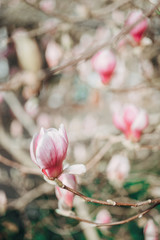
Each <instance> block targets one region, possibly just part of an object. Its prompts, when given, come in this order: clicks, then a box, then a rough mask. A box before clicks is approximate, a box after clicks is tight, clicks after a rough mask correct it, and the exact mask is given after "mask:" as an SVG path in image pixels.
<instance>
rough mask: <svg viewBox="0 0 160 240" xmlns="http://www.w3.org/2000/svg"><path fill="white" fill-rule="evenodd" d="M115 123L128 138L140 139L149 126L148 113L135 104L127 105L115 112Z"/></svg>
mask: <svg viewBox="0 0 160 240" xmlns="http://www.w3.org/2000/svg"><path fill="white" fill-rule="evenodd" d="M113 123H114V125H115V126H116V127H117V128H118V129H119V130H121V131H122V132H123V133H124V134H125V136H126V138H127V139H131V140H132V141H138V140H139V139H140V137H141V135H142V131H143V130H144V129H145V128H146V127H147V126H148V123H149V120H148V115H147V113H146V112H145V111H144V110H142V109H138V108H136V107H135V106H134V105H126V106H125V107H124V108H123V109H120V110H119V111H117V112H115V113H114V114H113Z"/></svg>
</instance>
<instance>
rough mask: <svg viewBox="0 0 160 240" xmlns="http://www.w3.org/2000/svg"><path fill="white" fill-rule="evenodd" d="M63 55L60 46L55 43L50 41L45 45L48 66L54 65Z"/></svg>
mask: <svg viewBox="0 0 160 240" xmlns="http://www.w3.org/2000/svg"><path fill="white" fill-rule="evenodd" d="M62 56H63V51H62V48H61V47H60V46H59V45H58V44H57V43H55V42H54V41H50V42H49V43H48V45H47V48H46V52H45V58H46V61H47V64H48V66H49V67H56V66H57V65H58V64H59V62H60V60H61V58H62Z"/></svg>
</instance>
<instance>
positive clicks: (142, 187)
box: [124, 179, 149, 200]
mask: <svg viewBox="0 0 160 240" xmlns="http://www.w3.org/2000/svg"><path fill="white" fill-rule="evenodd" d="M124 188H125V189H126V190H127V192H128V194H129V197H130V198H133V199H136V200H140V199H142V198H143V197H144V196H145V195H146V194H147V191H148V188H149V183H147V182H146V180H144V179H142V180H135V181H132V182H126V183H125V184H124Z"/></svg>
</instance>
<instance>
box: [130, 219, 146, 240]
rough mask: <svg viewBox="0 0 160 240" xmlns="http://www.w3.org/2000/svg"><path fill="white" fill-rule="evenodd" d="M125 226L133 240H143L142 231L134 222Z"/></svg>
mask: <svg viewBox="0 0 160 240" xmlns="http://www.w3.org/2000/svg"><path fill="white" fill-rule="evenodd" d="M127 226H128V230H129V233H130V234H131V237H132V239H133V240H137V239H138V240H144V236H143V229H142V228H139V227H138V225H137V223H136V222H135V221H133V222H130V223H129V224H127Z"/></svg>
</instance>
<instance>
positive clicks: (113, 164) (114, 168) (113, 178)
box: [106, 155, 130, 185]
mask: <svg viewBox="0 0 160 240" xmlns="http://www.w3.org/2000/svg"><path fill="white" fill-rule="evenodd" d="M129 171H130V163H129V160H128V158H126V157H124V156H122V155H114V156H113V157H112V159H111V160H110V162H109V163H108V166H107V169H106V173H107V178H108V180H109V181H110V182H111V183H113V184H115V185H121V184H123V182H124V181H125V179H126V178H127V177H128V174H129Z"/></svg>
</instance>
